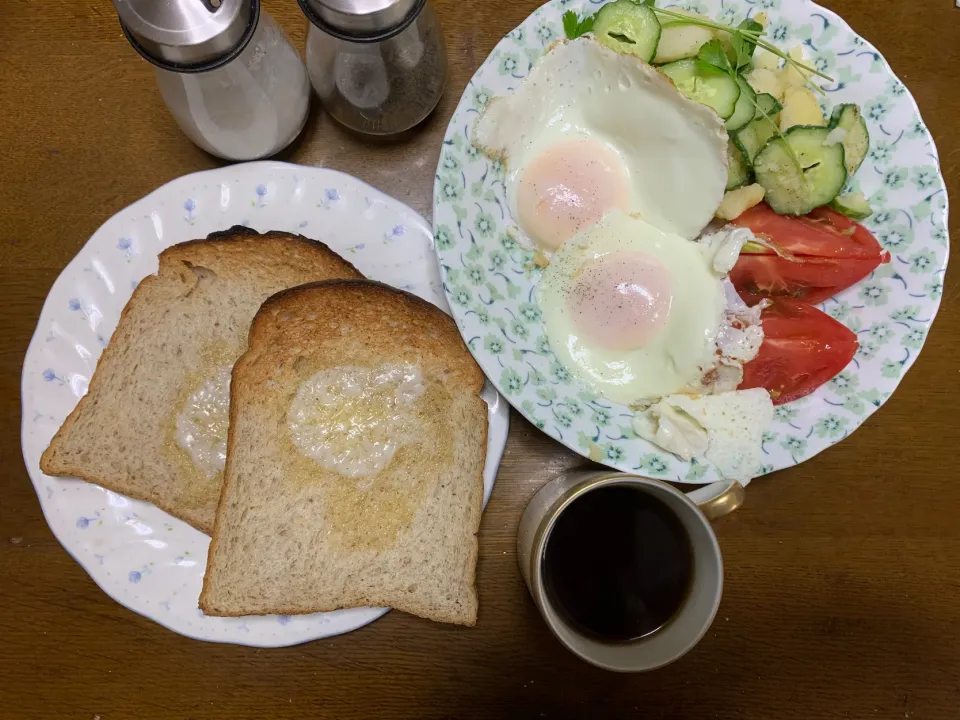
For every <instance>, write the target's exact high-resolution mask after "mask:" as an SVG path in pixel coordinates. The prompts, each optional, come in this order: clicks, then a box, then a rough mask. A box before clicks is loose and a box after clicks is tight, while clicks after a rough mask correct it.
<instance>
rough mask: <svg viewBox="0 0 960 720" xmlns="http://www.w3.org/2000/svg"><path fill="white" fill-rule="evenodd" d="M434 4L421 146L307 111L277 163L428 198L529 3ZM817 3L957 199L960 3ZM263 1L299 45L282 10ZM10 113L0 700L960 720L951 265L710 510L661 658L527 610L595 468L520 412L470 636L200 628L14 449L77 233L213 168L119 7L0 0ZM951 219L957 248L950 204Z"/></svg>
mask: <svg viewBox="0 0 960 720" xmlns="http://www.w3.org/2000/svg"><path fill="white" fill-rule="evenodd" d="M789 1H791V0H780V2H789ZM437 4H438V10H439V12H440V15H441V19H442V22H443V24H444V27H445V30H446V34H447V37H448V38H449V40H448V45H449V48H450V63H451V71H452V76H451V80H450V83H449V87H448V89H447V92H446V94H445V96H444V98H443V101H442V102H441V105H440V107H439V110H438V111H437V112H436V114H435V115H434V116H433V117H432V118H431V119H430V120H429V121H428V122H427V123H426V124H425V125H424V126H423V127H422V128H420V129H419V130H418V131H417V132H416V133H414V134H413V135H412V137H409V138H405V139H403V140H402V141H399V142H393V143H383V142H381V143H377V144H372V143H368V142H362V141H358V140H357V139H356V138H354V137H352V136H350V135H348V134H346V133H345V132H343V131H342V130H340V129H339V128H338V127H337V126H336V125H335V124H334V123H333V122H332V121H331V120H330V119H329V118H328V117H326V116H324V115H323V114H322V113H320V112H315V113H314V116H313V117H312V118H311V120H310V122H309V125H308V129H307V130H306V132H305V135H304V137H303V140H302V142H300V143H298V144H297V146H296V147H295V148H294V149H292V150H290V151H288V152H286V153H285V154H284V155H283V159H289V160H292V161H294V162H299V163H304V164H307V165H326V166H330V167H333V168H336V169H339V170H344V171H346V172H348V173H352V174H354V175H356V176H358V177H360V178H362V179H363V180H366V181H367V182H369V183H371V184H373V185H375V186H376V187H378V188H380V189H382V190H384V191H386V192H387V193H390V194H392V195H394V196H395V197H397V198H399V199H400V200H402V201H404V202H406V203H408V204H409V205H411V206H412V207H414V208H415V209H417V210H419V211H420V212H422V213H424V214H425V215H427V216H429V214H430V202H431V195H432V186H433V174H434V168H435V166H436V162H437V156H438V153H439V147H440V139H441V136H442V134H443V130H444V127H445V125H446V122H447V120H448V118H449V117H450V114H451V113H452V111H453V108H454V106H455V104H456V102H457V99H458V97H459V95H460V93H461V92H462V90H463V88H464V86H465V84H466V82H467V80H468V79H469V77H470V76H471V74H472V73H473V72H474V71H475V70H476V68H477V67H478V66H479V64H480V63H481V62H482V60H483V59H484V57H485V56H486V55H487V54H488V53H489V52H490V50H491V49H492V48H493V46H494V44H495V43H496V42H497V40H498V39H499V38H500V37H501V36H502V35H503V34H504V33H506V32H507V31H509V30H510V29H511V28H513V27H514V26H516V25H517V24H518V23H520V21H522V20H523V18H524V17H525V16H526V15H527V14H528V13H529V12H530V11H531V10H532V9H533V8H534V7H535V6H536V5H537V4H538V0H524V2H511V1H510V0H486V1H484V0H470V1H467V0H444V1H441V2H438V3H437ZM828 4H829V5H830V6H831V8H832V9H834V10H836V11H837V12H839V13H840V14H841V15H843V16H844V17H845V18H846V19H847V20H848V21H849V22H850V23H851V25H853V27H854V28H855V29H856V30H857V31H859V32H860V33H861V34H862V35H863V36H864V37H866V38H867V39H868V40H870V41H871V42H872V43H874V44H875V45H876V46H877V47H879V48H880V50H881V51H882V52H883V53H884V54H885V56H886V57H887V59H888V60H889V61H890V63H891V64H892V66H893V68H894V70H895V71H896V72H897V73H898V74H899V76H900V77H901V78H902V79H903V80H904V81H905V82H906V84H907V85H908V86H909V88H910V90H911V92H912V93H913V94H914V96H915V97H916V99H917V102H918V103H919V105H920V109H921V111H922V113H923V117H924V120H925V121H926V122H927V124H928V125H929V127H930V130H931V131H932V133H933V135H934V138H935V140H936V143H937V146H938V148H939V151H940V158H941V164H942V168H943V172H944V175H945V176H946V178H947V184H948V186H949V190H950V192H951V194H952V195H953V196H954V197H957V193H958V192H960V135H958V132H957V126H958V124H960V91H958V81H957V77H956V72H957V71H956V69H957V67H958V66H960V50H958V48H960V10H956V9H954V8H953V5H954V3H953V0H921V1H920V2H916V3H897V2H877V1H876V0H836V1H834V2H829V3H828ZM265 6H266V7H267V8H268V9H269V10H270V11H271V12H273V14H274V15H275V17H277V18H278V19H279V20H280V21H281V23H282V24H283V25H284V26H285V27H286V28H287V29H288V31H289V32H290V33H291V35H292V36H293V38H294V40H295V42H296V43H297V45H298V46H301V47H302V44H303V36H304V30H305V23H304V21H303V19H302V17H301V16H300V12H299V10H298V8H297V6H296V3H294V2H293V0H265ZM0 118H2V120H0V138H2V142H0V148H2V154H0V289H2V298H3V299H2V301H0V328H2V341H0V423H2V426H0V428H2V432H0V717H3V718H17V720H26V719H27V718H44V719H46V718H77V719H79V720H91V718H99V719H100V720H125V719H127V718H164V719H170V718H225V719H229V720H237V719H240V718H287V717H316V718H337V719H341V718H344V719H345V718H445V717H451V718H484V719H492V718H501V717H530V718H540V717H546V718H613V717H642V718H761V719H774V718H782V719H784V720H789V719H791V718H814V719H818V718H870V719H873V718H898V719H899V718H944V719H949V720H956V719H957V718H958V717H960V579H958V575H960V522H958V519H957V516H958V513H960V476H958V473H957V471H956V467H957V466H956V464H955V462H954V460H955V459H954V458H952V457H951V456H952V454H953V453H954V452H956V451H957V448H960V422H958V421H957V416H956V404H957V401H958V399H960V394H958V392H957V388H958V380H960V378H958V371H960V360H958V355H960V345H958V343H957V341H956V338H957V337H960V305H958V298H960V283H958V281H957V273H956V271H955V270H954V271H952V272H951V273H949V275H948V277H947V283H946V291H945V293H944V296H943V305H942V307H941V310H940V315H939V316H938V318H937V321H936V324H935V325H934V327H933V331H932V333H931V334H930V336H929V340H928V341H927V345H926V347H925V348H924V350H923V353H922V354H921V356H920V358H919V360H918V361H917V363H916V367H915V368H914V369H913V370H911V371H910V373H909V374H908V375H907V376H906V378H905V379H904V381H903V383H902V385H901V386H900V389H899V390H898V391H897V392H896V394H895V395H894V396H893V397H892V399H891V400H890V401H889V402H888V403H887V404H886V405H884V407H883V408H882V410H881V411H880V412H878V413H876V414H875V415H874V416H873V417H871V418H870V419H869V420H868V421H867V422H866V423H865V424H864V426H863V427H862V429H860V430H859V431H857V432H856V433H855V434H854V435H853V436H851V437H850V438H848V439H846V440H845V441H844V442H843V443H841V444H839V445H837V446H835V447H833V448H831V449H830V450H829V451H827V452H825V453H823V454H821V455H819V456H817V457H816V458H814V459H812V460H810V461H808V462H806V463H804V464H803V465H800V466H799V467H796V468H793V469H790V470H785V471H782V472H779V473H776V474H775V475H773V476H771V477H767V478H763V479H761V480H759V481H757V482H756V483H754V484H753V485H751V486H750V488H749V489H748V493H747V503H746V505H745V506H744V507H743V508H742V509H740V510H739V511H737V512H736V513H734V514H733V515H731V516H729V517H727V518H725V519H723V520H721V521H719V522H717V523H716V530H717V534H718V536H719V538H720V543H721V545H722V547H723V553H724V557H725V564H726V587H725V593H724V597H723V603H722V605H721V607H720V612H719V615H718V616H717V619H716V621H715V623H714V625H713V627H712V629H711V630H710V632H709V633H708V634H707V636H706V637H705V638H704V639H703V641H702V642H701V643H700V645H699V646H698V647H697V648H695V649H694V650H693V651H692V652H691V653H690V654H689V655H687V656H686V657H685V658H684V659H683V660H681V661H680V662H677V663H675V664H674V665H672V666H670V667H668V668H666V669H663V670H660V671H658V672H654V673H650V674H646V675H633V676H628V675H616V674H610V673H606V672H603V671H600V670H597V669H594V668H592V667H590V666H588V665H586V664H584V663H582V662H580V661H579V660H577V659H576V658H575V657H573V656H572V655H570V654H569V653H567V652H566V651H565V650H564V649H563V648H562V647H561V646H560V645H559V644H558V642H557V641H555V640H554V638H553V637H552V635H551V634H550V633H549V632H548V630H547V629H546V627H545V625H544V624H543V623H542V622H541V621H540V618H539V616H538V615H537V612H536V610H535V609H534V607H533V604H532V603H531V601H530V598H529V596H528V594H527V592H526V589H525V588H524V586H523V583H522V581H521V579H520V574H519V572H518V569H517V562H516V554H515V532H516V527H517V522H518V519H519V516H520V512H521V510H522V508H523V507H524V505H525V503H526V502H527V500H528V499H529V498H530V496H531V495H532V494H533V493H534V491H535V490H536V489H537V488H538V487H539V486H540V485H541V484H542V483H543V482H545V481H546V480H547V479H549V478H550V477H552V476H554V475H555V474H556V473H558V472H559V471H561V470H563V469H564V468H568V467H574V466H580V465H583V463H584V461H583V460H581V458H579V457H578V456H575V455H574V454H573V453H571V452H569V451H567V450H565V449H564V448H562V447H561V446H559V445H558V444H556V443H555V442H553V441H552V440H550V439H549V438H547V437H546V436H545V435H542V434H541V433H540V432H538V431H537V430H535V429H534V428H532V427H531V426H530V425H529V424H527V423H526V422H525V421H523V420H522V419H521V418H520V417H519V416H517V415H516V414H514V416H513V418H512V428H511V432H510V440H509V443H508V445H507V450H506V454H505V456H504V458H503V463H502V465H501V468H500V474H499V479H498V482H497V486H496V490H495V492H494V495H493V499H492V501H491V503H490V505H489V507H488V509H487V511H486V513H485V515H484V518H483V525H482V528H481V534H480V562H479V568H478V583H479V591H480V619H479V622H478V624H477V626H476V627H475V628H473V629H460V628H453V627H446V626H442V625H437V624H432V623H429V622H426V621H423V620H420V619H417V618H413V617H410V616H407V615H404V614H402V613H398V612H394V613H390V614H388V615H387V616H386V617H384V618H382V619H381V620H379V621H377V622H375V623H374V624H372V625H370V626H368V627H366V628H363V629H361V630H359V631H357V632H354V633H351V634H349V635H346V636H342V637H338V638H332V639H329V640H322V641H316V642H311V643H307V644H305V645H301V646H298V647H291V648H286V649H277V650H257V649H251V648H246V647H235V646H229V645H216V644H210V643H203V642H199V641H195V640H189V639H187V638H184V637H180V636H178V635H175V634H174V633H172V632H170V631H168V630H165V629H164V628H162V627H160V626H159V625H157V624H155V623H153V622H150V621H149V620H146V619H144V618H142V617H140V616H139V615H136V614H135V613H133V612H131V611H129V610H127V609H125V608H124V607H122V606H120V605H118V604H116V603H115V602H113V601H112V600H110V599H109V598H108V597H107V596H106V595H105V594H104V593H103V592H102V591H101V590H100V589H99V588H98V587H97V586H96V585H95V584H94V583H93V581H92V580H91V579H90V578H89V577H88V576H87V574H86V573H85V572H84V570H83V569H82V568H81V567H80V566H79V565H78V564H77V563H75V562H74V561H73V560H72V559H71V558H70V556H69V555H68V554H67V553H66V551H64V550H63V548H61V547H60V545H59V544H58V543H57V541H56V540H55V539H54V537H53V535H52V534H51V532H50V530H49V529H48V528H47V525H46V523H45V522H44V519H43V516H42V514H41V511H40V506H39V503H38V501H37V498H36V496H35V495H34V491H33V487H32V485H31V483H30V480H29V478H28V477H27V473H26V470H25V469H24V467H23V463H22V460H21V456H20V445H19V435H20V432H19V429H20V403H19V392H20V369H21V363H22V360H23V355H24V351H25V349H26V347H27V343H28V341H29V339H30V336H31V334H32V333H33V329H34V327H35V324H36V321H37V316H38V314H39V312H40V307H41V304H42V303H43V300H44V297H45V296H46V294H47V291H48V290H49V288H50V285H51V284H52V283H53V281H54V280H55V279H56V277H57V275H58V273H59V272H60V271H61V270H62V269H63V267H64V265H65V264H66V263H67V262H68V261H69V260H70V259H71V258H72V257H73V256H74V254H75V253H76V252H77V250H78V249H79V248H80V247H81V246H82V245H83V244H84V242H86V240H87V238H89V237H90V235H91V234H92V233H93V232H94V230H96V228H97V227H98V226H99V225H100V224H101V223H102V222H103V221H104V220H106V219H107V218H109V217H110V216H111V215H112V214H113V213H115V212H117V211H118V210H120V209H121V208H123V207H125V206H126V205H128V204H129V203H131V202H133V201H135V200H137V199H138V198H140V197H142V196H143V195H145V194H147V193H148V192H150V191H151V190H153V189H154V188H156V187H158V186H159V185H162V184H163V183H165V182H167V181H168V180H171V179H173V178H175V177H178V176H180V175H183V174H186V173H189V172H193V171H196V170H201V169H205V168H210V167H214V166H216V165H217V164H218V163H217V161H216V160H214V159H213V158H211V157H209V156H207V155H205V154H204V153H203V152H201V151H200V150H198V149H197V148H195V147H194V146H193V145H192V144H191V143H190V142H189V141H188V140H187V139H186V138H185V137H184V136H183V135H182V134H181V133H180V131H179V130H178V129H177V126H176V125H175V124H174V122H173V120H172V119H171V118H170V116H169V115H168V114H167V112H166V110H165V108H164V106H163V104H162V102H161V100H160V97H159V95H158V93H157V90H156V87H155V84H154V81H153V75H152V70H151V68H150V66H149V65H148V64H147V63H146V62H144V61H142V60H141V59H140V58H139V57H138V56H137V55H136V54H135V52H134V51H133V50H132V49H131V48H130V47H129V46H128V45H127V44H126V42H125V40H124V39H123V36H122V35H121V33H120V29H119V27H118V25H117V21H116V17H115V15H114V12H113V9H112V7H111V6H110V4H109V3H108V2H107V1H106V0H79V1H77V0H46V1H45V2H40V1H39V0H3V2H2V7H0ZM950 230H951V233H952V235H953V237H954V238H955V242H956V239H960V223H958V221H957V220H956V216H955V219H954V221H953V222H952V223H951V226H950ZM954 262H956V258H954ZM951 467H952V468H953V470H952V471H951V470H950V468H951Z"/></svg>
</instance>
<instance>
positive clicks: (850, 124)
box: [830, 104, 870, 175]
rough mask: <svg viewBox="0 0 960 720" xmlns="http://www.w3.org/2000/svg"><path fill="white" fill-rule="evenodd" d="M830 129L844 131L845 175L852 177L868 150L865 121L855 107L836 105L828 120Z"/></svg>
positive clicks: (868, 136)
mask: <svg viewBox="0 0 960 720" xmlns="http://www.w3.org/2000/svg"><path fill="white" fill-rule="evenodd" d="M830 128H840V129H841V130H844V131H846V132H845V134H844V136H843V139H842V140H841V141H840V142H841V143H843V152H844V154H845V157H846V163H847V174H848V175H853V174H854V173H855V172H856V171H857V168H858V167H860V163H862V162H863V159H864V158H865V157H866V156H867V150H869V149H870V135H869V133H868V132H867V121H866V120H864V119H863V115H861V114H860V108H858V107H857V106H856V105H851V104H844V105H838V106H837V107H835V108H834V109H833V116H832V117H831V118H830Z"/></svg>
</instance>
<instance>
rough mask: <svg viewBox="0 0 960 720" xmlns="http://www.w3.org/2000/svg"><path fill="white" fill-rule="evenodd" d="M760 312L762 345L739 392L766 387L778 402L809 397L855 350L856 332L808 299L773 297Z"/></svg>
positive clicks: (747, 366) (778, 403)
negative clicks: (805, 300) (806, 300)
mask: <svg viewBox="0 0 960 720" xmlns="http://www.w3.org/2000/svg"><path fill="white" fill-rule="evenodd" d="M771 301H772V304H771V305H770V306H769V307H766V308H764V309H763V311H762V312H761V313H760V324H761V326H762V327H763V343H762V344H761V345H760V351H759V352H758V353H757V356H756V357H755V358H754V359H753V360H751V361H750V362H748V363H747V364H746V365H744V366H743V382H741V383H740V387H739V389H740V390H748V389H750V388H764V389H765V390H767V391H768V392H769V393H770V398H771V399H772V400H773V404H774V405H782V404H783V403H788V402H790V401H791V400H796V399H798V398H802V397H804V396H805V395H809V394H810V393H812V392H813V391H814V390H816V389H817V388H818V387H820V386H821V385H823V384H824V383H825V382H827V381H828V380H830V379H831V378H832V377H834V376H835V375H836V374H837V373H838V372H840V371H841V370H843V369H844V368H845V367H846V366H847V364H848V363H849V362H850V360H852V359H853V356H854V354H855V353H856V352H857V347H858V343H857V336H856V334H854V332H853V331H852V330H850V329H849V328H847V327H846V326H845V325H843V324H841V323H839V322H837V321H836V320H834V319H833V318H832V317H830V316H829V315H827V314H826V313H825V312H822V311H820V310H818V309H817V308H815V307H813V305H810V304H808V303H805V302H803V301H801V300H795V299H793V298H782V297H780V298H771Z"/></svg>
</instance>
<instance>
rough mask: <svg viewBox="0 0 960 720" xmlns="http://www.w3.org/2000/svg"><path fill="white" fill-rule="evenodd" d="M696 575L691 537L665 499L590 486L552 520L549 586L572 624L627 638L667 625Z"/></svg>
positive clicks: (545, 561)
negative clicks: (553, 522)
mask: <svg viewBox="0 0 960 720" xmlns="http://www.w3.org/2000/svg"><path fill="white" fill-rule="evenodd" d="M692 576H693V552H692V550H691V547H690V539H689V538H688V537H687V533H686V531H685V530H684V529H683V526H682V525H681V524H680V522H679V520H677V518H676V516H675V515H674V514H673V513H672V512H671V511H670V509H669V508H668V507H667V506H666V505H665V504H664V503H663V502H661V501H660V500H658V499H657V498H655V497H653V496H651V495H650V494H649V493H645V492H643V491H640V490H636V489H633V488H630V487H626V486H623V485H613V486H608V487H602V488H599V489H597V490H592V491H590V492H587V493H586V494H584V495H583V496H581V497H579V498H577V499H576V500H574V501H573V503H571V504H570V506H569V507H567V509H566V510H564V512H563V513H562V514H561V515H560V517H559V518H558V519H557V521H556V523H555V524H554V527H553V530H552V531H551V533H550V537H549V538H548V539H547V547H546V551H545V553H544V558H543V578H544V587H545V590H546V592H547V595H548V597H549V598H550V600H551V601H552V602H553V604H554V606H555V607H556V608H557V609H558V610H559V611H560V612H561V613H562V614H564V615H566V616H567V617H566V619H567V621H568V622H570V623H571V624H572V625H574V626H575V627H577V628H578V629H580V630H581V631H582V632H585V633H587V634H590V635H594V636H596V637H597V638H599V639H602V640H607V641H619V642H626V641H628V640H634V639H636V638H640V637H643V636H644V635H649V634H650V633H652V632H654V631H656V630H658V629H659V628H661V627H663V626H664V625H665V624H666V623H667V621H669V620H670V618H671V617H673V615H674V613H676V612H677V610H679V609H680V607H681V606H682V605H683V603H684V601H685V600H686V597H687V592H688V590H689V588H690V581H691V579H692Z"/></svg>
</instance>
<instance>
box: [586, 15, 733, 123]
mask: <svg viewBox="0 0 960 720" xmlns="http://www.w3.org/2000/svg"><path fill="white" fill-rule="evenodd" d="M622 1H623V0H618V2H622ZM604 7H609V6H604ZM660 70H661V71H662V72H663V73H664V74H665V75H666V76H667V77H668V78H670V79H671V80H673V84H674V85H676V86H677V90H679V91H680V92H681V93H683V94H684V95H686V96H687V97H688V98H690V99H691V100H696V101H697V102H698V103H700V104H702V105H706V106H708V107H711V108H713V109H714V110H716V111H717V115H719V116H720V117H721V118H723V119H724V120H726V119H727V118H728V117H730V116H731V115H733V111H734V110H735V109H736V107H737V100H738V99H739V98H740V86H739V85H737V81H736V80H734V79H733V78H732V77H730V76H729V75H727V74H726V73H725V72H723V71H722V70H718V69H717V68H715V67H713V66H712V65H707V64H706V63H702V62H699V61H697V60H694V59H692V58H690V59H687V60H677V61H676V62H672V63H667V64H666V65H662V66H660Z"/></svg>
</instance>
